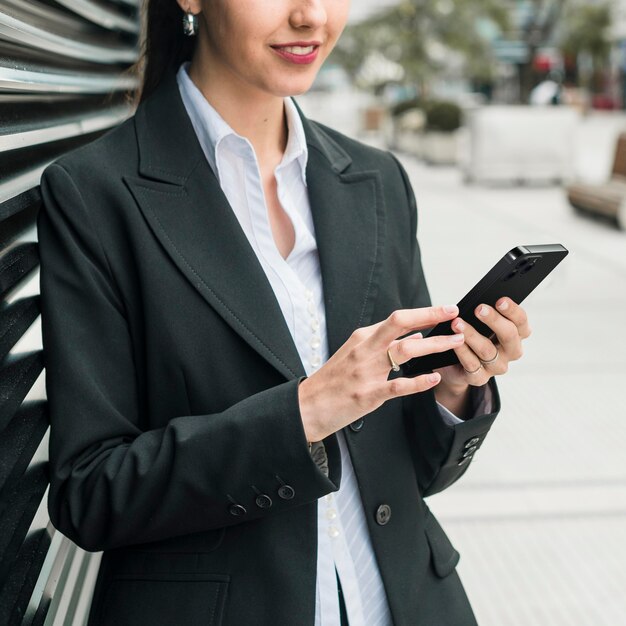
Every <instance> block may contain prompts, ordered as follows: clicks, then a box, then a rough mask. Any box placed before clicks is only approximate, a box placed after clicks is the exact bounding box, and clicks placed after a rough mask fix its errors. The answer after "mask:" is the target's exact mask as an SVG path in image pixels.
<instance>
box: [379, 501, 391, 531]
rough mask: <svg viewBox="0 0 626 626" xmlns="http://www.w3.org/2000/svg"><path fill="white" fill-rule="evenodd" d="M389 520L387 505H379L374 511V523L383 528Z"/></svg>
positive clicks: (389, 511)
mask: <svg viewBox="0 0 626 626" xmlns="http://www.w3.org/2000/svg"><path fill="white" fill-rule="evenodd" d="M390 519H391V507H390V506H389V505H388V504H381V505H380V506H379V507H378V508H377V509H376V523H377V524H380V526H384V525H385V524H387V523H388V522H389V520H390Z"/></svg>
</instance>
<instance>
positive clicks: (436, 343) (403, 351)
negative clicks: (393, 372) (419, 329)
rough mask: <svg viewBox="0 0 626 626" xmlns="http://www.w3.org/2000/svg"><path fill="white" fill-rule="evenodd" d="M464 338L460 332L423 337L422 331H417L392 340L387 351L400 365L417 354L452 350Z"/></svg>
mask: <svg viewBox="0 0 626 626" xmlns="http://www.w3.org/2000/svg"><path fill="white" fill-rule="evenodd" d="M464 340H465V336H464V335H463V334H462V333H457V334H453V335H437V336H435V337H426V339H424V338H423V336H422V333H417V334H415V335H409V336H408V337H405V338H404V339H398V340H396V341H393V342H392V344H391V346H389V353H390V354H391V356H392V358H393V360H394V361H395V362H396V363H398V365H402V364H403V363H406V362H407V361H410V360H411V359H413V358H415V357H418V356H424V355H425V354H433V353H435V352H446V351H447V350H454V348H457V347H458V346H459V345H461V344H462V343H463V341H464Z"/></svg>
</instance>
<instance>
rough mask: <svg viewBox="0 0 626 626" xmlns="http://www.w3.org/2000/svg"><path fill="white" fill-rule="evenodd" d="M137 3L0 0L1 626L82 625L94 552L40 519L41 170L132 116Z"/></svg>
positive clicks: (43, 443)
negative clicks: (38, 222) (130, 102)
mask: <svg viewBox="0 0 626 626" xmlns="http://www.w3.org/2000/svg"><path fill="white" fill-rule="evenodd" d="M139 4H140V2H139V0H0V297H1V298H2V302H1V304H0V625H4V624H11V625H12V626H13V625H14V624H15V625H18V624H23V625H29V626H31V625H32V626H35V625H40V624H41V625H43V624H47V625H48V624H49V625H51V626H62V625H65V624H74V625H80V624H84V623H86V621H87V615H88V612H89V608H90V602H91V594H92V591H93V585H94V583H95V579H96V576H97V572H98V567H99V560H100V555H99V554H90V553H86V552H84V551H83V550H81V549H79V548H78V547H77V546H75V545H74V544H73V543H72V542H71V541H69V540H68V539H67V538H66V537H64V536H63V535H61V533H59V532H58V531H57V530H56V529H54V527H53V526H52V524H51V523H50V519H49V517H48V512H47V502H46V498H47V487H48V484H47V480H48V476H47V450H48V420H47V411H46V408H47V407H46V398H45V378H44V377H45V370H44V369H43V367H44V359H43V353H42V350H41V328H40V318H39V295H38V291H39V276H38V263H39V256H38V249H37V233H36V217H37V213H38V211H39V207H40V202H41V195H40V192H39V179H40V176H41V172H42V171H43V169H44V168H45V167H46V166H47V165H48V164H49V163H50V162H51V161H53V160H55V159H56V158H57V157H59V156H60V155H62V154H63V153H64V152H67V151H68V150H71V149H73V148H75V147H78V146H80V145H81V144H84V143H86V142H88V141H91V140H93V139H95V138H96V137H98V136H100V135H101V134H102V133H105V132H107V131H108V130H109V129H110V128H112V127H114V126H116V125H117V124H119V123H120V122H121V121H123V120H124V119H126V118H127V117H128V116H129V115H131V114H132V110H131V108H130V106H129V105H128V104H127V100H128V99H127V95H128V93H129V92H131V91H132V90H133V89H134V88H135V87H136V86H137V78H136V77H135V75H134V73H133V71H132V70H133V67H131V64H133V63H134V62H135V61H136V59H137V54H138V49H139V45H138V44H139V42H138V39H139V36H140V33H139V31H140V20H139Z"/></svg>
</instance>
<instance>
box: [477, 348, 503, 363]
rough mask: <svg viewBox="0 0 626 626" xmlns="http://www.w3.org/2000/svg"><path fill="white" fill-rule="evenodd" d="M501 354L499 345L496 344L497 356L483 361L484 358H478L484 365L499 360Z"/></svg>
mask: <svg viewBox="0 0 626 626" xmlns="http://www.w3.org/2000/svg"><path fill="white" fill-rule="evenodd" d="M499 356H500V350H498V346H496V356H494V357H493V359H489V361H483V360H482V359H478V360H479V361H480V362H481V364H482V365H492V364H493V363H495V362H496V361H497V360H498V357H499Z"/></svg>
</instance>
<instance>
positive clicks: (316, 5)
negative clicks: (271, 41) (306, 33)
mask: <svg viewBox="0 0 626 626" xmlns="http://www.w3.org/2000/svg"><path fill="white" fill-rule="evenodd" d="M325 4H326V0H297V1H296V2H294V8H293V10H292V11H291V15H290V18H289V21H290V23H291V26H292V27H293V28H310V29H312V30H313V29H315V28H319V27H320V26H324V25H325V24H326V20H327V19H328V15H327V14H326V6H325Z"/></svg>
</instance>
